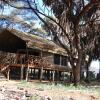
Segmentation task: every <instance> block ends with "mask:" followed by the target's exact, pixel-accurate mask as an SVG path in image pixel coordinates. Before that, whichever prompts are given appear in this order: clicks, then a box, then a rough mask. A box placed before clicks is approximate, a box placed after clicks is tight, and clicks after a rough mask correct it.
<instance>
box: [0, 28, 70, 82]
mask: <svg viewBox="0 0 100 100" xmlns="http://www.w3.org/2000/svg"><path fill="white" fill-rule="evenodd" d="M0 51H2V52H4V53H6V54H7V56H6V61H5V62H3V63H0V73H2V74H4V75H5V76H6V77H7V78H8V79H21V80H23V79H26V80H29V79H40V80H43V79H46V80H51V81H55V80H62V77H63V73H64V72H70V71H71V68H70V67H69V66H68V63H67V53H66V51H65V50H64V49H63V48H61V47H60V46H58V45H57V44H55V43H54V42H52V41H50V40H47V39H44V38H41V37H39V36H36V35H32V34H29V33H24V32H19V31H17V30H13V29H11V30H9V29H2V30H0Z"/></svg>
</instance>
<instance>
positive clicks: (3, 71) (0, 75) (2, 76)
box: [0, 64, 9, 81]
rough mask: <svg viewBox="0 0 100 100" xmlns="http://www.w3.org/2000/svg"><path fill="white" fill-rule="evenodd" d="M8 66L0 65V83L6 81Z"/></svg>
mask: <svg viewBox="0 0 100 100" xmlns="http://www.w3.org/2000/svg"><path fill="white" fill-rule="evenodd" d="M8 68H9V65H8V64H3V65H0V81H3V80H7V70H8Z"/></svg>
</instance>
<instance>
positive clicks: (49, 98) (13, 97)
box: [0, 81, 100, 100]
mask: <svg viewBox="0 0 100 100" xmlns="http://www.w3.org/2000/svg"><path fill="white" fill-rule="evenodd" d="M18 84H20V82H15V81H9V82H8V81H2V82H0V100H27V98H28V97H30V96H32V95H33V97H32V99H31V100H100V98H99V97H97V96H95V95H94V94H92V93H91V94H90V93H88V92H87V93H82V92H81V91H75V90H68V91H64V90H63V89H55V88H54V89H42V88H40V87H38V86H36V83H31V84H32V86H30V85H26V84H25V85H26V86H25V85H23V86H24V87H23V86H21V85H18ZM30 87H31V88H30Z"/></svg>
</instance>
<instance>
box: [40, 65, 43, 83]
mask: <svg viewBox="0 0 100 100" xmlns="http://www.w3.org/2000/svg"><path fill="white" fill-rule="evenodd" d="M42 77H43V67H42V68H41V72H40V82H41V81H42Z"/></svg>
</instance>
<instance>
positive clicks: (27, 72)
mask: <svg viewBox="0 0 100 100" xmlns="http://www.w3.org/2000/svg"><path fill="white" fill-rule="evenodd" d="M27 46H28V41H26V56H27V71H26V81H28V74H29V66H28V60H29V59H28V47H27Z"/></svg>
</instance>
